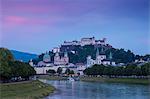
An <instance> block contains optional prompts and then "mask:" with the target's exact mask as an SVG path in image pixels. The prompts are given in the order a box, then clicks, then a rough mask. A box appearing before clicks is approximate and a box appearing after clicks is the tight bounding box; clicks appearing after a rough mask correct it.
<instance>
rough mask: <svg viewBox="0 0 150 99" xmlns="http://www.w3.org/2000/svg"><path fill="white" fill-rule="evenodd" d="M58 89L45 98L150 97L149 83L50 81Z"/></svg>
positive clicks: (149, 98)
mask: <svg viewBox="0 0 150 99" xmlns="http://www.w3.org/2000/svg"><path fill="white" fill-rule="evenodd" d="M45 82H46V83H48V84H51V85H53V86H54V87H56V89H57V91H55V93H53V94H51V95H49V96H48V97H46V98H45V99H150V88H149V86H148V85H136V84H121V83H99V82H81V81H75V82H69V81H49V80H45Z"/></svg>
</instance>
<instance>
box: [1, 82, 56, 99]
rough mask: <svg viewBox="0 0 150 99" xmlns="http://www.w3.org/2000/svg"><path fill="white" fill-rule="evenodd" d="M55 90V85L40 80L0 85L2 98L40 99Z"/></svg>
mask: <svg viewBox="0 0 150 99" xmlns="http://www.w3.org/2000/svg"><path fill="white" fill-rule="evenodd" d="M54 90H55V88H54V87H53V86H50V85H48V84H44V83H42V82H40V81H38V80H37V81H26V82H18V83H9V84H1V85H0V98H1V99H39V98H42V97H45V96H47V95H49V94H50V93H52V92H53V91H54Z"/></svg>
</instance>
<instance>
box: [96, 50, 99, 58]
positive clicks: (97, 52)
mask: <svg viewBox="0 0 150 99" xmlns="http://www.w3.org/2000/svg"><path fill="white" fill-rule="evenodd" d="M98 55H99V49H98V48H97V51H96V57H97V56H98Z"/></svg>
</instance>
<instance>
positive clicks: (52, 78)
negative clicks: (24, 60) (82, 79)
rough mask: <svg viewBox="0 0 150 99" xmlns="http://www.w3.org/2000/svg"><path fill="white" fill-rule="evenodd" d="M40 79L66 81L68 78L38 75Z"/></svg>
mask: <svg viewBox="0 0 150 99" xmlns="http://www.w3.org/2000/svg"><path fill="white" fill-rule="evenodd" d="M37 78H38V79H46V80H66V79H67V77H60V76H49V75H37Z"/></svg>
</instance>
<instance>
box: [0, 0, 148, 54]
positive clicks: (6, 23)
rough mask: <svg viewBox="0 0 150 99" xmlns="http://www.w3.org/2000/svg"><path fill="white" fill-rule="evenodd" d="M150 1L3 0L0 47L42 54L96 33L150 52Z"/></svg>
mask: <svg viewBox="0 0 150 99" xmlns="http://www.w3.org/2000/svg"><path fill="white" fill-rule="evenodd" d="M148 2H149V0H0V20H1V21H0V23H1V24H0V41H1V42H0V43H1V44H0V46H1V47H6V48H9V49H14V50H19V51H24V52H30V53H36V54H40V53H42V52H45V51H48V50H51V49H52V48H53V47H57V46H58V45H60V44H62V43H63V41H64V40H66V41H70V40H80V38H82V37H92V36H95V37H96V39H102V38H103V37H105V38H107V42H108V43H109V44H111V45H112V46H113V47H115V48H124V49H130V50H131V51H133V52H134V53H135V54H140V55H144V54H148V53H149V54H150V49H149V47H150V35H149V33H150V32H149V27H148V24H149V11H148V10H149V5H148V4H149V3H148Z"/></svg>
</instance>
